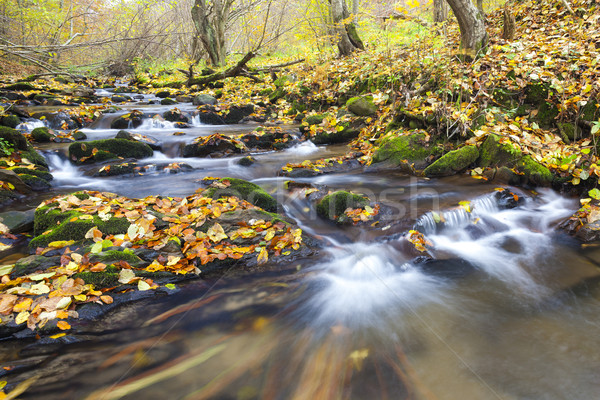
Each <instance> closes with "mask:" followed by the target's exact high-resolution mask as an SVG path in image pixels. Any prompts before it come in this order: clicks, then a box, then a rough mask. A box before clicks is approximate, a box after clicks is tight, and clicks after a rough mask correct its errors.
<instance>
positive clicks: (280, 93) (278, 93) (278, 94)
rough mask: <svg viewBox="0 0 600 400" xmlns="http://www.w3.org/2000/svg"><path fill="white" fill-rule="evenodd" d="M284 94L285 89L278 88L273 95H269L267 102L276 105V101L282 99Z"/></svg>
mask: <svg viewBox="0 0 600 400" xmlns="http://www.w3.org/2000/svg"><path fill="white" fill-rule="evenodd" d="M286 94H287V92H286V91H285V89H284V88H282V87H279V88H277V89H276V90H275V91H274V92H273V93H271V94H270V95H269V102H270V103H272V104H274V103H277V100H279V99H283V98H284V97H285V95H286Z"/></svg>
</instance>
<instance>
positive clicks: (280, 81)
mask: <svg viewBox="0 0 600 400" xmlns="http://www.w3.org/2000/svg"><path fill="white" fill-rule="evenodd" d="M290 82H292V79H291V78H290V77H289V76H287V75H282V76H280V77H279V78H277V79H275V80H274V81H273V85H275V87H277V88H282V87H284V86H285V85H287V84H288V83H290Z"/></svg>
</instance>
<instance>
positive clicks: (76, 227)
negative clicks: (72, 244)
mask: <svg viewBox="0 0 600 400" xmlns="http://www.w3.org/2000/svg"><path fill="white" fill-rule="evenodd" d="M54 205H56V204H50V205H48V206H44V207H39V208H38V209H37V210H35V217H34V226H33V232H34V235H35V237H34V238H33V239H32V240H31V242H30V244H29V246H30V247H31V248H36V247H45V246H47V245H48V243H50V242H53V241H58V240H75V241H82V240H84V239H85V234H86V233H87V232H88V231H89V230H90V229H91V228H93V227H94V226H96V227H98V229H99V230H100V231H101V232H102V233H104V234H113V235H116V234H120V233H125V232H127V228H129V225H130V224H129V222H128V221H127V219H126V218H114V217H113V218H111V219H109V220H108V221H103V220H101V219H100V218H99V217H98V216H93V218H92V219H76V220H74V221H72V219H73V218H76V217H79V216H81V215H83V214H81V213H79V212H77V211H66V212H63V211H61V210H60V209H56V208H53V206H54ZM46 232H47V233H46ZM44 233H45V234H44Z"/></svg>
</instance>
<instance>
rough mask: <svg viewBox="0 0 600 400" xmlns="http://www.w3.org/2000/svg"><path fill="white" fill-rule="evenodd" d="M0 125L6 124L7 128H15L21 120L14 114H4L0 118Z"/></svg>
mask: <svg viewBox="0 0 600 400" xmlns="http://www.w3.org/2000/svg"><path fill="white" fill-rule="evenodd" d="M0 121H1V125H4V126H8V127H9V128H16V127H17V126H18V125H19V124H20V123H21V120H20V119H19V117H17V116H16V115H5V116H4V117H2V119H0Z"/></svg>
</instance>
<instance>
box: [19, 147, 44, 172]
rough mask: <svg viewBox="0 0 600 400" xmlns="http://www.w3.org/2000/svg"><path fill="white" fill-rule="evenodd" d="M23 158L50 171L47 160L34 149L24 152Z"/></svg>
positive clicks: (22, 153)
mask: <svg viewBox="0 0 600 400" xmlns="http://www.w3.org/2000/svg"><path fill="white" fill-rule="evenodd" d="M21 157H22V158H26V159H28V160H29V161H31V162H32V163H34V164H35V165H37V166H38V167H42V168H44V169H48V163H47V162H46V159H45V158H44V157H43V156H42V155H41V154H40V153H38V152H37V151H36V150H35V149H34V148H33V147H30V149H29V150H27V151H22V152H21Z"/></svg>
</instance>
